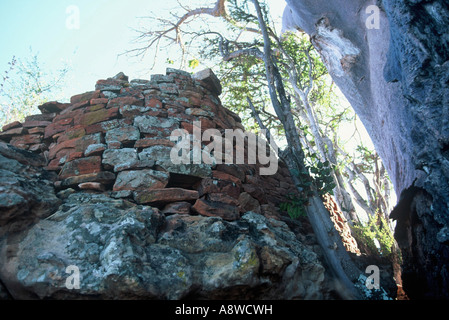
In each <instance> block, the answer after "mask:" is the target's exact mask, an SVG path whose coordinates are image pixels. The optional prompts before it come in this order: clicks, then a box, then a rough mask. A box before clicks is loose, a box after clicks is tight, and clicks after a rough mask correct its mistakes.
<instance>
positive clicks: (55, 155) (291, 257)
mask: <svg viewBox="0 0 449 320" xmlns="http://www.w3.org/2000/svg"><path fill="white" fill-rule="evenodd" d="M220 92H221V88H220V84H219V81H218V80H217V79H216V77H215V76H214V75H213V73H211V72H210V71H209V70H206V71H204V72H200V73H198V74H196V75H194V76H191V75H190V74H188V73H185V72H182V71H178V70H173V69H168V70H167V74H166V75H154V76H152V78H151V80H148V81H147V80H133V81H128V79H127V77H126V76H124V75H123V74H119V75H117V76H116V77H114V78H110V79H106V80H100V81H98V82H97V84H96V87H95V91H92V92H87V93H84V94H80V95H77V96H74V97H72V98H71V101H70V103H67V104H62V103H58V102H49V103H46V104H44V105H42V106H40V110H41V111H42V114H40V115H33V116H29V117H27V118H26V120H25V121H24V122H23V123H17V122H16V123H12V124H9V125H6V126H5V127H4V128H3V132H2V133H0V139H1V140H3V142H1V141H0V176H1V179H0V191H1V192H0V212H1V214H0V299H8V298H11V299H172V300H173V299H325V298H326V299H329V298H334V297H336V296H338V294H337V293H336V290H335V288H334V285H333V283H332V280H331V278H329V277H328V276H327V273H326V269H325V268H324V267H323V264H322V262H321V261H322V258H321V250H320V247H319V246H318V245H317V243H316V240H315V237H314V235H313V232H312V229H311V228H310V225H309V224H308V223H307V220H306V219H303V220H291V219H289V218H288V217H286V216H284V215H283V214H282V213H280V212H279V211H278V207H279V206H278V205H279V202H281V201H284V198H285V195H287V194H288V193H289V192H293V190H295V189H294V187H293V185H292V182H291V178H289V174H288V170H287V169H286V168H285V167H284V166H283V165H282V163H279V168H278V171H277V172H276V173H275V174H274V175H270V176H262V175H260V174H259V169H260V167H261V166H260V165H259V164H256V165H249V164H239V165H237V164H216V165H206V164H200V165H193V164H192V165H174V164H173V163H172V162H171V161H169V160H170V158H169V155H170V151H171V150H172V148H173V146H174V142H173V141H171V140H170V139H169V137H170V135H171V133H172V132H173V130H175V129H178V128H180V129H186V130H187V131H188V132H193V130H194V129H195V128H194V124H195V122H196V121H198V122H199V123H200V124H201V129H202V130H203V131H204V130H206V129H208V128H215V129H217V130H219V131H220V133H225V130H226V129H242V125H241V123H240V119H239V117H238V116H237V115H235V114H234V113H232V112H230V111H229V110H227V109H225V108H224V107H223V106H222V105H221V103H220V100H219V98H218V96H219V94H220ZM197 124H198V123H197ZM195 130H196V129H195ZM236 148H237V145H236ZM245 150H246V149H245ZM246 151H247V150H246ZM69 267H70V268H71V269H67V268H69ZM67 270H78V271H79V287H72V286H70V283H69V285H67V279H68V276H69V274H68V273H67V272H68V271H67ZM74 272H75V271H74Z"/></svg>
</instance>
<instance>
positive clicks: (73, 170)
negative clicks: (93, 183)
mask: <svg viewBox="0 0 449 320" xmlns="http://www.w3.org/2000/svg"><path fill="white" fill-rule="evenodd" d="M100 171H101V157H88V158H81V159H76V160H73V161H70V162H67V163H66V164H65V165H64V166H63V168H62V170H61V173H60V174H59V178H60V179H67V178H69V177H73V176H79V175H83V174H89V173H98V172H100Z"/></svg>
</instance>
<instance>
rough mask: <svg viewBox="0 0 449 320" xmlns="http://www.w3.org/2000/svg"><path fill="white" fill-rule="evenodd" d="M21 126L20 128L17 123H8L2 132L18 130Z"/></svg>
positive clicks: (19, 124)
mask: <svg viewBox="0 0 449 320" xmlns="http://www.w3.org/2000/svg"><path fill="white" fill-rule="evenodd" d="M21 126H22V124H21V123H20V122H19V121H14V122H11V123H9V124H7V125H4V126H3V128H2V130H3V131H8V130H10V129H15V128H19V127H21Z"/></svg>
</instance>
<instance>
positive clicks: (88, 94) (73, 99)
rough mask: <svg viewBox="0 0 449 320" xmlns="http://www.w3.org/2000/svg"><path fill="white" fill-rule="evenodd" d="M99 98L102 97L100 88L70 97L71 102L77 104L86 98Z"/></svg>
mask: <svg viewBox="0 0 449 320" xmlns="http://www.w3.org/2000/svg"><path fill="white" fill-rule="evenodd" d="M97 98H101V96H100V91H99V90H97V91H90V92H85V93H81V94H78V95H75V96H73V97H71V98H70V103H72V104H75V103H79V102H81V101H86V100H88V101H90V100H92V99H97Z"/></svg>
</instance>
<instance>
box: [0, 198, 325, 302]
mask: <svg viewBox="0 0 449 320" xmlns="http://www.w3.org/2000/svg"><path fill="white" fill-rule="evenodd" d="M2 251H3V252H5V251H10V252H11V251H12V252H11V254H13V255H14V259H13V260H9V261H8V260H7V261H5V260H2V262H1V263H0V264H1V269H2V273H1V276H2V279H4V283H5V285H6V287H7V288H8V290H9V292H10V294H11V295H12V296H13V297H14V298H16V299H30V298H31V299H32V298H39V299H44V298H46V299H48V298H52V299H60V298H95V299H171V300H173V299H183V298H189V299H250V298H272V299H292V298H303V299H304V298H305V299H307V298H309V299H317V298H323V296H322V292H323V290H322V286H323V281H324V268H323V267H322V265H321V264H320V263H319V260H318V258H317V255H316V254H315V253H314V252H313V251H311V250H310V249H308V248H306V247H305V246H304V245H303V244H302V243H301V242H300V241H299V240H298V239H297V238H296V236H295V235H294V234H293V233H292V232H291V231H290V230H289V228H288V227H287V225H286V224H285V223H284V222H281V221H276V220H272V219H271V220H270V219H267V218H265V217H264V216H262V215H260V214H256V213H254V212H247V213H245V214H244V215H243V216H242V218H241V219H239V220H238V221H234V222H227V221H226V220H223V219H221V218H217V217H204V216H201V215H198V216H191V215H179V214H176V215H170V216H165V215H164V214H162V213H161V212H159V210H157V209H154V208H151V207H148V206H139V205H135V204H132V203H130V202H128V201H126V200H122V199H120V200H113V199H111V198H110V197H108V196H106V195H104V194H89V193H76V194H72V195H70V196H69V197H68V199H67V200H66V201H65V202H64V205H63V206H61V207H60V208H59V210H58V211H57V212H56V213H54V214H53V215H51V216H50V217H48V218H47V219H45V220H41V221H40V222H39V223H37V224H36V225H35V226H34V227H32V228H31V229H30V230H29V231H28V232H27V234H26V236H24V238H23V239H22V240H21V241H20V243H19V244H18V245H17V247H16V248H15V250H11V249H10V248H9V246H8V245H5V244H4V243H2ZM70 266H76V267H77V268H78V269H79V271H80V289H78V290H76V289H75V290H69V289H68V288H67V287H66V281H67V279H68V277H69V276H70V273H66V269H67V267H70Z"/></svg>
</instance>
